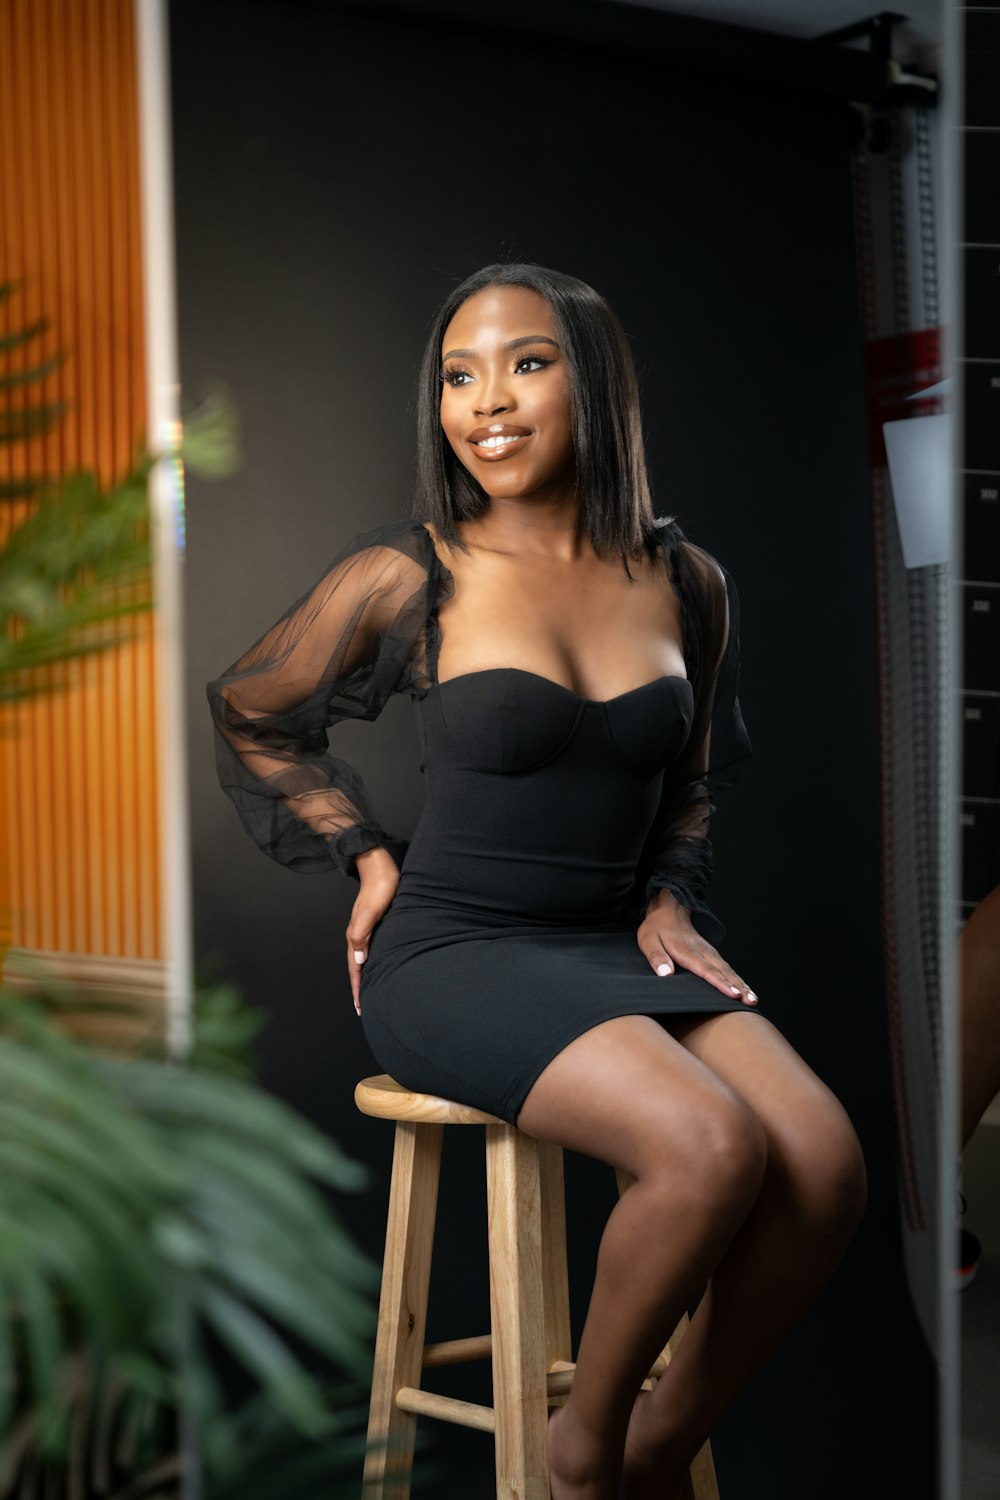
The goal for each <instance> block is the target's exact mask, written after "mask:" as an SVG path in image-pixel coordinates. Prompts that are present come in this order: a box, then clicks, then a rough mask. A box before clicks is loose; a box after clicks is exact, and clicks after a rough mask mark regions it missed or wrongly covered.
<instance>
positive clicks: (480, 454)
mask: <svg viewBox="0 0 1000 1500" xmlns="http://www.w3.org/2000/svg"><path fill="white" fill-rule="evenodd" d="M530 437H531V432H530V430H529V429H528V428H527V427H511V426H507V425H506V424H505V423H502V422H494V423H492V424H491V425H490V426H489V427H477V428H476V430H475V431H474V432H472V433H470V434H469V444H470V446H471V447H472V449H473V451H474V452H475V454H476V457H477V458H481V459H485V460H486V461H487V462H488V463H495V462H496V460H497V459H499V458H507V456H508V455H509V454H511V453H519V452H520V451H521V449H522V448H523V447H524V445H525V443H527V442H528V440H529V439H530Z"/></svg>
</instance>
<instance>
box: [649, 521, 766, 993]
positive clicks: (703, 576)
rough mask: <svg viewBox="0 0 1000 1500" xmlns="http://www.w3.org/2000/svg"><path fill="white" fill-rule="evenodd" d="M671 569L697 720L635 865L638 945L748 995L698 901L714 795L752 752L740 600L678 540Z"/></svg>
mask: <svg viewBox="0 0 1000 1500" xmlns="http://www.w3.org/2000/svg"><path fill="white" fill-rule="evenodd" d="M671 564H672V567H673V570H674V578H675V587H676V588H677V589H678V592H679V593H680V595H681V599H682V603H683V607H684V617H685V625H686V642H685V645H686V663H687V669H688V674H689V677H690V679H691V682H692V687H693V688H694V695H695V702H694V718H693V722H692V728H691V733H690V735H689V737H688V741H687V744H686V745H685V747H684V750H683V751H682V752H681V755H680V756H679V757H678V759H677V761H676V762H675V763H674V764H673V765H672V766H670V767H668V769H667V771H666V772H665V773H664V783H663V791H662V794H661V798H660V805H659V808H658V810H657V815H656V817H655V819H654V821H653V824H652V827H651V829H650V832H649V834H648V836H647V839H646V843H645V847H644V853H643V857H642V859H641V861H640V872H641V874H640V878H641V880H642V881H643V894H642V901H641V905H640V921H641V923H642V926H641V927H640V930H639V936H640V946H641V947H642V948H643V951H644V952H646V953H647V956H648V957H649V958H650V962H651V963H652V964H653V967H654V968H657V969H661V968H662V967H663V965H664V964H666V966H667V972H672V969H673V967H674V964H675V963H677V962H679V963H681V964H682V966H683V967H685V968H688V969H692V970H693V971H694V972H696V973H700V974H702V977H704V978H706V979H708V980H710V981H711V982H712V983H714V984H716V985H717V986H718V988H720V989H722V990H724V991H725V992H727V993H736V992H741V993H743V994H745V995H748V996H749V995H750V994H751V993H752V992H751V991H750V990H749V987H748V986H747V985H746V984H745V983H744V982H743V981H742V980H740V979H739V977H738V975H736V974H735V973H734V972H733V970H732V969H730V967H729V965H728V964H727V963H726V962H725V960H724V959H723V958H721V956H720V955H719V953H718V951H717V949H716V948H715V947H714V944H715V943H717V942H719V941H721V939H722V938H724V937H725V928H724V927H723V925H722V923H721V922H720V921H719V920H718V918H717V917H716V916H715V914H714V912H713V911H712V910H711V909H710V908H709V907H708V905H707V904H706V903H705V900H704V897H705V893H706V890H707V887H708V885H709V882H710V880H711V876H712V844H711V839H710V836H709V826H710V822H711V818H712V814H713V813H714V812H715V800H714V793H715V791H716V789H717V788H718V787H719V786H724V785H728V784H730V783H731V782H732V781H733V780H734V779H735V776H736V773H737V771H738V769H739V768H740V767H741V766H742V764H743V763H744V762H745V761H746V760H747V759H748V758H749V756H750V755H751V754H752V747H751V744H750V737H749V735H748V733H747V730H746V726H745V724H744V723H743V716H742V712H741V709H740V704H739V697H738V688H739V599H738V595H737V593H736V588H735V585H734V583H733V581H732V579H731V578H730V576H729V574H728V573H727V572H726V570H725V569H724V568H722V567H721V566H720V565H719V563H717V562H716V560H715V559H714V558H713V557H711V556H710V554H709V553H707V552H704V551H702V549H701V548H698V547H694V546H693V545H692V544H691V543H690V542H687V541H685V540H684V539H683V538H682V537H681V536H680V534H679V533H678V534H677V537H676V541H675V545H674V547H673V549H672V556H671ZM754 998H756V997H754Z"/></svg>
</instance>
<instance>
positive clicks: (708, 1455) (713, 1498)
mask: <svg viewBox="0 0 1000 1500" xmlns="http://www.w3.org/2000/svg"><path fill="white" fill-rule="evenodd" d="M615 1177H616V1178H617V1181H618V1196H619V1198H620V1197H621V1195H622V1194H623V1193H624V1192H625V1191H626V1190H627V1189H628V1188H630V1187H631V1186H632V1184H633V1182H635V1180H636V1179H635V1178H634V1177H633V1176H632V1174H631V1172H626V1171H625V1169H624V1168H623V1167H616V1168H615ZM690 1321H691V1320H690V1318H689V1317H688V1315H687V1313H686V1312H685V1313H681V1318H680V1322H679V1323H678V1324H677V1327H676V1328H675V1329H674V1331H673V1333H672V1334H671V1335H670V1338H669V1339H668V1340H667V1342H666V1344H665V1345H664V1347H663V1350H662V1355H661V1357H662V1359H663V1360H664V1361H665V1363H666V1364H668V1365H669V1363H670V1361H671V1360H672V1359H673V1356H674V1350H675V1349H676V1348H677V1347H678V1345H679V1344H680V1342H681V1339H682V1338H683V1337H684V1335H685V1333H686V1332H687V1326H688V1323H689V1322H690ZM679 1500H719V1484H718V1480H717V1479H716V1477H715V1460H714V1459H713V1458H712V1445H711V1443H710V1442H709V1441H708V1440H707V1439H706V1441H705V1442H704V1443H702V1445H701V1447H700V1448H699V1449H698V1452H697V1453H696V1454H695V1456H694V1460H693V1462H692V1464H691V1467H690V1469H689V1470H688V1472H687V1474H686V1475H685V1476H684V1479H683V1481H682V1482H681V1488H680V1496H679Z"/></svg>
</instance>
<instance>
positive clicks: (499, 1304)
mask: <svg viewBox="0 0 1000 1500" xmlns="http://www.w3.org/2000/svg"><path fill="white" fill-rule="evenodd" d="M485 1130H486V1192H487V1213H488V1222H489V1249H490V1319H491V1325H492V1334H493V1340H492V1348H493V1410H494V1414H495V1439H496V1475H497V1491H496V1492H497V1500H550V1495H551V1492H550V1489H549V1455H548V1402H547V1399H546V1382H545V1374H546V1371H545V1306H544V1294H543V1290H542V1224H541V1171H540V1165H539V1153H538V1146H539V1142H538V1141H536V1140H535V1139H534V1138H533V1137H532V1136H529V1135H526V1134H525V1133H524V1132H523V1131H520V1130H518V1129H517V1128H516V1127H515V1126H513V1125H507V1124H503V1125H487V1126H486V1127H485Z"/></svg>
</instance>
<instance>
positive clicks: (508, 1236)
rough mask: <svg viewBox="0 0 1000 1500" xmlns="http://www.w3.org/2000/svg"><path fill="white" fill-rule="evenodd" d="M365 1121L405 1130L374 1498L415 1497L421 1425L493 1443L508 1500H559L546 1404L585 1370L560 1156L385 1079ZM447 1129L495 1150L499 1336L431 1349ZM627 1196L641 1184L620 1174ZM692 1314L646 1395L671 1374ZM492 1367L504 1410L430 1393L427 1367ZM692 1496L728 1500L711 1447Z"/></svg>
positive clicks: (382, 1353)
mask: <svg viewBox="0 0 1000 1500" xmlns="http://www.w3.org/2000/svg"><path fill="white" fill-rule="evenodd" d="M354 1100H355V1103H356V1104H357V1107H358V1109H359V1110H360V1111H361V1112H362V1114H366V1115H371V1116H373V1117H374V1118H376V1119H382V1120H393V1121H394V1122H395V1130H394V1138H393V1153H392V1177H391V1181H390V1185H389V1210H388V1218H387V1222H386V1236H385V1253H384V1256H383V1261H382V1285H381V1290H380V1293H379V1310H378V1329H377V1333H376V1340H375V1360H374V1365H373V1370H372V1389H371V1403H370V1407H369V1416H368V1440H367V1448H366V1452H365V1460H364V1479H363V1492H362V1493H363V1500H409V1496H410V1487H411V1479H412V1470H413V1453H414V1445H415V1439H416V1423H417V1418H418V1417H433V1418H435V1419H436V1420H438V1421H443V1422H453V1423H458V1424H460V1425H461V1426H464V1427H474V1428H477V1429H478V1430H479V1431H481V1432H487V1433H490V1434H492V1436H493V1439H494V1444H495V1457H496V1466H495V1467H496V1495H497V1500H551V1490H550V1487H549V1464H548V1415H549V1407H552V1406H561V1405H562V1404H563V1403H564V1402H565V1401H566V1399H567V1397H568V1395H569V1392H570V1390H571V1389H572V1384H573V1374H574V1371H575V1369H576V1365H575V1363H574V1361H573V1358H572V1348H571V1337H570V1307H569V1278H568V1274H567V1256H566V1203H565V1190H564V1181H563V1149H562V1147H561V1146H559V1145H557V1144H556V1143H555V1142H552V1141H540V1140H538V1139H536V1138H535V1137H534V1136H531V1135H528V1134H527V1133H526V1132H525V1131H522V1130H518V1128H517V1127H516V1126H515V1125H511V1124H510V1123H509V1122H508V1121H506V1120H503V1119H501V1118H500V1117H499V1116H498V1115H493V1114H489V1113H487V1112H486V1111H485V1110H481V1109H475V1108H473V1107H472V1106H471V1105H468V1104H461V1103H459V1102H458V1101H457V1100H454V1099H447V1098H443V1097H440V1096H438V1095H435V1094H421V1093H417V1092H415V1091H414V1090H412V1089H407V1088H404V1087H403V1086H402V1085H401V1084H399V1083H397V1082H396V1080H395V1079H394V1078H392V1077H391V1076H390V1075H389V1074H388V1073H379V1074H376V1075H374V1076H373V1077H370V1078H362V1079H361V1081H360V1082H359V1083H358V1084H357V1086H356V1087H355V1090H354ZM445 1125H482V1126H483V1127H484V1136H485V1142H486V1203H487V1225H488V1231H487V1237H488V1245H489V1277H490V1332H489V1333H483V1334H472V1335H471V1336H468V1337H465V1338H459V1339H448V1340H444V1341H442V1342H439V1343H428V1342H426V1337H425V1336H426V1327H427V1301H428V1291H429V1287H430V1271H431V1253H432V1250H433V1246H434V1231H435V1220H436V1215H437V1197H438V1182H439V1178H440V1169H441V1147H442V1143H443V1139H444V1127H445ZM615 1176H616V1179H617V1184H618V1192H619V1195H621V1194H622V1193H624V1192H627V1190H628V1189H629V1188H630V1187H631V1186H632V1184H633V1183H634V1181H635V1178H634V1177H632V1176H631V1174H630V1173H628V1172H626V1171H624V1170H623V1169H621V1168H616V1169H615ZM687 1324H688V1318H687V1314H686V1313H685V1314H683V1316H682V1317H681V1320H680V1322H679V1323H678V1325H677V1327H676V1329H675V1330H674V1332H673V1333H672V1334H671V1336H670V1339H669V1341H668V1342H667V1344H666V1346H665V1347H664V1349H663V1352H662V1353H661V1354H660V1355H658V1356H657V1358H656V1359H655V1360H654V1362H653V1365H652V1368H651V1369H650V1371H649V1375H648V1376H647V1378H646V1379H645V1380H644V1381H643V1382H642V1388H643V1389H646V1390H649V1389H651V1388H652V1384H653V1382H654V1381H656V1380H657V1379H659V1377H660V1376H661V1375H662V1374H663V1373H664V1371H665V1370H666V1369H667V1366H668V1365H669V1364H670V1361H671V1359H672V1357H673V1353H674V1351H675V1349H676V1348H677V1346H678V1344H679V1343H680V1341H681V1339H682V1338H683V1336H684V1333H685V1330H686V1329H687ZM473 1359H489V1360H490V1362H491V1366H492V1372H493V1403H494V1404H493V1406H481V1405H479V1404H477V1403H476V1402H472V1401H462V1400H459V1399H457V1398H455V1397H453V1396H443V1395H439V1394H437V1393H435V1392H434V1391H429V1390H426V1389H424V1388H423V1387H422V1385H421V1378H422V1374H423V1371H424V1370H426V1369H433V1368H434V1367H436V1366H438V1365H453V1364H463V1363H467V1362H468V1361H470V1360H473ZM683 1500H719V1490H718V1485H717V1483H716V1478H715V1465H714V1463H713V1460H712V1450H711V1446H710V1444H709V1443H708V1442H706V1443H704V1444H703V1445H702V1447H701V1449H700V1450H699V1452H698V1454H697V1455H696V1457H695V1460H694V1462H693V1463H692V1465H691V1468H690V1470H689V1472H688V1475H687V1476H686V1483H685V1487H684V1490H683Z"/></svg>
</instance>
